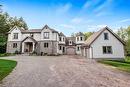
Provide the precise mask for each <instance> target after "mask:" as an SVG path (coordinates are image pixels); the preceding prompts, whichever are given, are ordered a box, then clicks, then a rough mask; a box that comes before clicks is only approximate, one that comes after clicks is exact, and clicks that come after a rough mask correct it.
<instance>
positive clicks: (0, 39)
mask: <svg viewBox="0 0 130 87" xmlns="http://www.w3.org/2000/svg"><path fill="white" fill-rule="evenodd" d="M14 26H17V27H20V28H22V29H25V30H26V29H28V27H27V24H26V22H25V21H24V20H23V18H22V17H20V18H17V17H10V16H9V14H8V13H7V12H3V10H2V5H0V53H4V52H6V43H7V33H8V32H9V30H10V29H12V27H14Z"/></svg>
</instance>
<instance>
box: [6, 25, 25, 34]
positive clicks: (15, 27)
mask: <svg viewBox="0 0 130 87" xmlns="http://www.w3.org/2000/svg"><path fill="white" fill-rule="evenodd" d="M14 29H19V30H20V31H21V32H23V31H24V29H22V28H20V27H17V26H14V27H13V28H12V29H11V30H10V31H9V32H8V33H11V32H12V31H13V30H14Z"/></svg>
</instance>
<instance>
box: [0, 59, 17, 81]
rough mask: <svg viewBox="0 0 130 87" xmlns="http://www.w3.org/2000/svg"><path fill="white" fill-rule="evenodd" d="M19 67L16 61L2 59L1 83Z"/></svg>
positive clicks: (0, 62)
mask: <svg viewBox="0 0 130 87" xmlns="http://www.w3.org/2000/svg"><path fill="white" fill-rule="evenodd" d="M16 65H17V62H16V61H13V60H4V59H0V81H1V80H2V79H3V78H4V77H6V76H7V75H8V74H9V73H10V72H11V71H12V70H13V69H14V67H15V66H16Z"/></svg>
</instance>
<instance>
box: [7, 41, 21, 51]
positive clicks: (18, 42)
mask: <svg viewBox="0 0 130 87" xmlns="http://www.w3.org/2000/svg"><path fill="white" fill-rule="evenodd" d="M13 43H17V48H13ZM16 50H17V51H20V52H21V42H20V41H9V42H7V48H6V52H7V53H15V51H16Z"/></svg>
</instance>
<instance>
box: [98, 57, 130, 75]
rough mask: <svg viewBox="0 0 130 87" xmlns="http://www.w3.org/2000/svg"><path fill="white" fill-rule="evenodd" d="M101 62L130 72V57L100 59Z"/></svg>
mask: <svg viewBox="0 0 130 87" xmlns="http://www.w3.org/2000/svg"><path fill="white" fill-rule="evenodd" d="M99 62H100V63H103V64H107V65H111V66H114V67H116V68H117V69H119V70H123V71H126V72H129V73H130V57H126V58H125V60H100V61H99Z"/></svg>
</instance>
